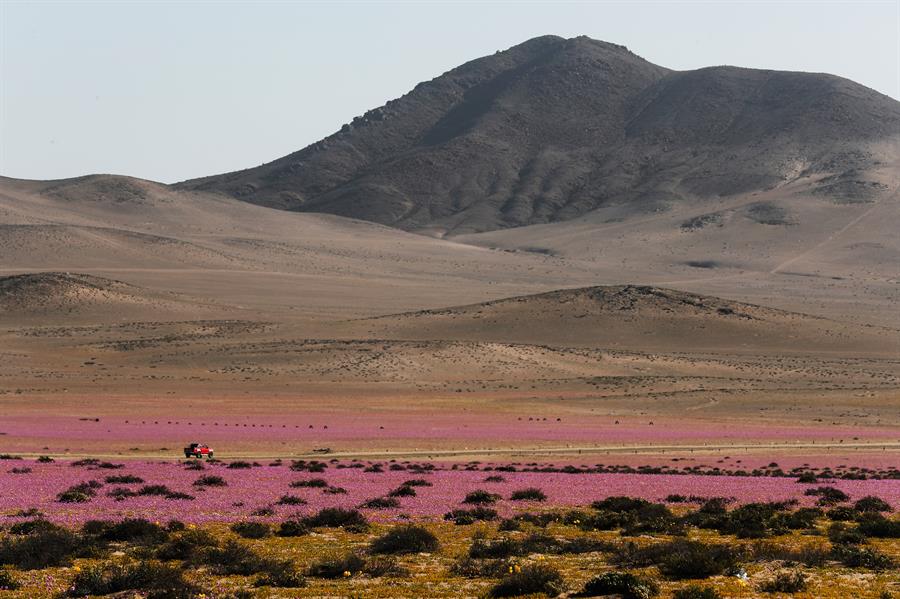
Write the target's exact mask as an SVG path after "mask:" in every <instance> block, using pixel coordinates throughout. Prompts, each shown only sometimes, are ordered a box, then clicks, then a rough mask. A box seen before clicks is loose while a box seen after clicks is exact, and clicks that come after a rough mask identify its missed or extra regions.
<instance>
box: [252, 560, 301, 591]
mask: <svg viewBox="0 0 900 599" xmlns="http://www.w3.org/2000/svg"><path fill="white" fill-rule="evenodd" d="M256 586H267V587H278V588H288V589H297V588H301V587H305V586H306V578H304V576H303V574H301V573H300V572H299V571H298V570H297V568H296V567H295V566H294V564H293V562H291V561H290V560H278V561H274V562H270V563H268V564H265V573H264V574H263V575H262V576H260V577H259V579H257V581H256Z"/></svg>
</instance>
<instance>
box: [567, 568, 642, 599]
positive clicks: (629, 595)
mask: <svg viewBox="0 0 900 599" xmlns="http://www.w3.org/2000/svg"><path fill="white" fill-rule="evenodd" d="M598 595H618V596H620V597H622V599H651V597H656V596H657V595H659V585H658V584H656V582H655V581H653V580H652V579H650V578H645V577H643V576H635V575H634V574H631V573H630V572H606V573H605V574H601V575H600V576H597V577H595V578H592V579H591V580H589V581H588V582H587V583H586V584H585V585H584V588H583V589H582V590H581V592H580V593H578V595H576V596H580V597H596V596H598Z"/></svg>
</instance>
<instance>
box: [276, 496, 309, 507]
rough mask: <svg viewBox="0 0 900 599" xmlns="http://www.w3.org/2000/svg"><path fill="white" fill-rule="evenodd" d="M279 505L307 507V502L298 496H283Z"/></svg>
mask: <svg viewBox="0 0 900 599" xmlns="http://www.w3.org/2000/svg"><path fill="white" fill-rule="evenodd" d="M278 505H306V500H305V499H303V498H302V497H297V496H296V495H282V496H281V498H280V499H279V500H278Z"/></svg>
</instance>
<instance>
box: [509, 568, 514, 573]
mask: <svg viewBox="0 0 900 599" xmlns="http://www.w3.org/2000/svg"><path fill="white" fill-rule="evenodd" d="M509 573H510V574H512V573H513V567H512V566H510V567H509Z"/></svg>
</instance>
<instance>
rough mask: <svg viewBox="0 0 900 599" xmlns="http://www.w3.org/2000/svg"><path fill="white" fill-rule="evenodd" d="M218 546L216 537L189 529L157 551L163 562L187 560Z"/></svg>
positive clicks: (202, 531)
mask: <svg viewBox="0 0 900 599" xmlns="http://www.w3.org/2000/svg"><path fill="white" fill-rule="evenodd" d="M217 546H218V542H217V541H216V539H215V537H213V536H212V535H211V534H209V533H208V532H206V531H205V530H200V529H189V530H185V531H182V532H180V533H179V534H177V535H175V536H173V537H172V538H170V539H169V540H168V541H166V542H165V543H163V544H162V545H161V546H160V547H159V548H158V549H157V550H156V557H157V558H159V559H162V560H175V559H178V560H186V559H189V558H191V556H193V555H195V554H197V553H199V552H200V551H202V550H205V549H208V548H214V547H217Z"/></svg>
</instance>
